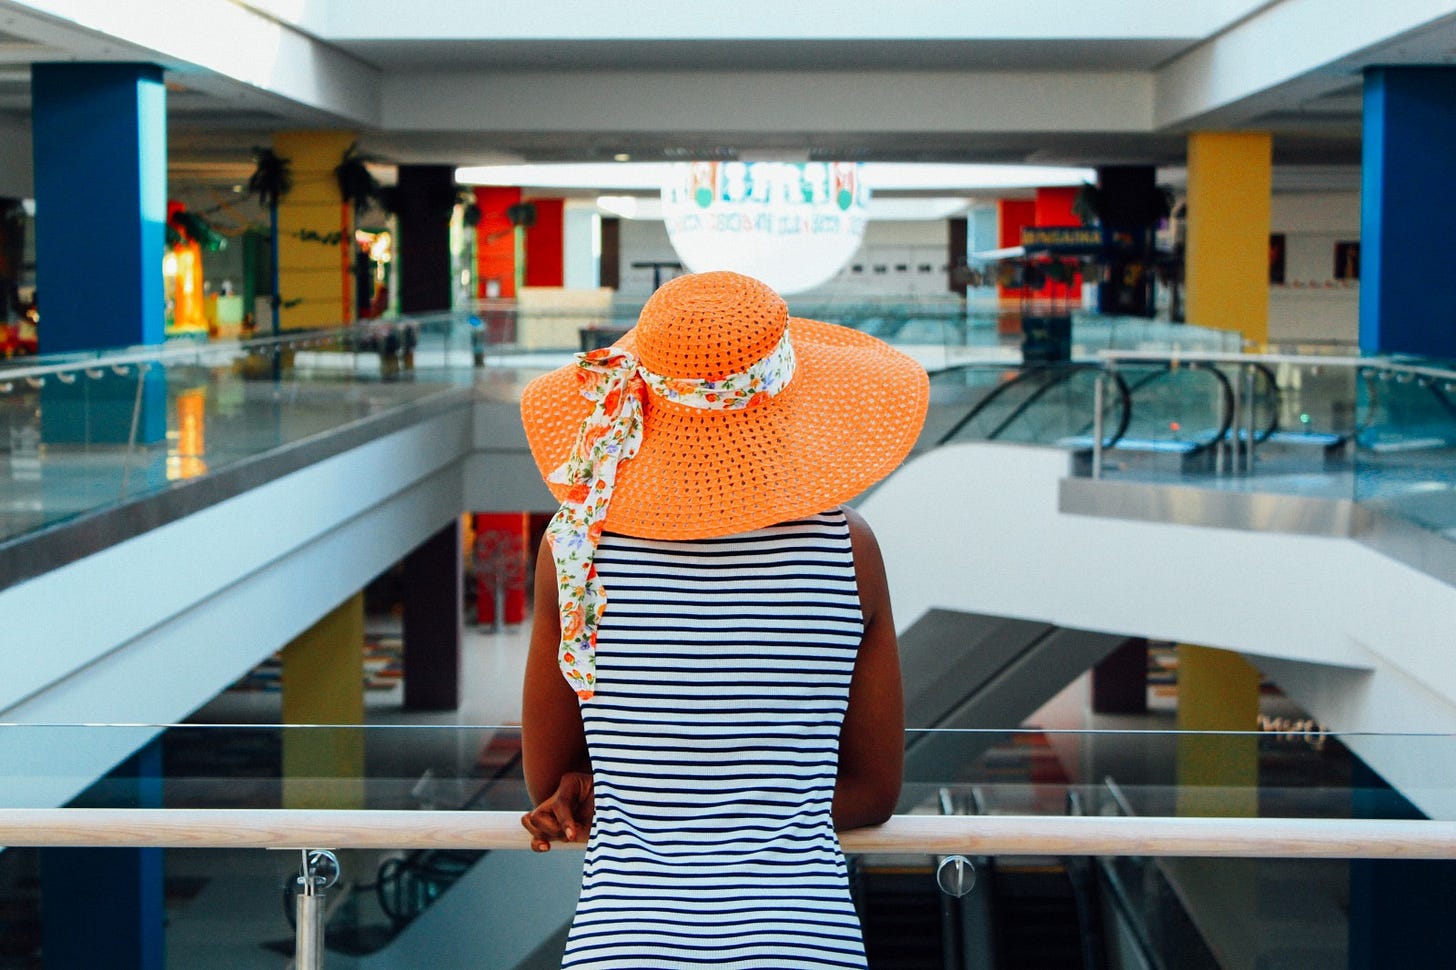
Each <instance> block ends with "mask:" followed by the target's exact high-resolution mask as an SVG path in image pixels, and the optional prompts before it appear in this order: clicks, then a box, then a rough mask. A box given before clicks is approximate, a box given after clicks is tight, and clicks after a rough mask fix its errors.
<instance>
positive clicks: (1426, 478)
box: [1088, 353, 1456, 534]
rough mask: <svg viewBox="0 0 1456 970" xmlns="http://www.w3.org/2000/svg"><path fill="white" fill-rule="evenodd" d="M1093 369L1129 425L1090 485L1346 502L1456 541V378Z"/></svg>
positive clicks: (1389, 363) (1179, 366) (1229, 368)
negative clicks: (1118, 382)
mask: <svg viewBox="0 0 1456 970" xmlns="http://www.w3.org/2000/svg"><path fill="white" fill-rule="evenodd" d="M1104 359H1105V360H1106V361H1107V363H1108V366H1109V371H1108V372H1109V374H1114V373H1115V374H1116V375H1118V376H1120V377H1121V379H1122V381H1123V382H1124V383H1125V384H1126V385H1127V388H1128V391H1129V397H1130V401H1131V420H1130V423H1129V428H1128V430H1127V433H1126V434H1124V435H1123V436H1121V437H1120V438H1119V439H1117V440H1116V441H1114V442H1110V443H1109V445H1108V447H1107V449H1106V450H1105V452H1104V454H1103V455H1101V456H1100V458H1101V464H1100V468H1099V469H1098V470H1097V471H1096V472H1095V473H1094V474H1098V475H1107V476H1109V477H1124V478H1128V479H1132V480H1147V481H1178V482H1181V483H1184V484H1192V485H1198V486H1200V487H1210V488H1222V489H1231V490H1236V491H1260V492H1271V493H1286V494H1295V495H1302V496H1309V497H1313V498H1335V499H1348V500H1353V501H1357V502H1361V503H1366V504H1368V505H1369V506H1371V507H1372V508H1375V509H1378V510H1380V511H1383V512H1387V513H1389V514H1392V515H1394V516H1397V517H1400V518H1402V519H1404V520H1406V521H1409V522H1413V523H1415V524H1417V525H1420V526H1422V527H1424V528H1427V529H1430V530H1433V531H1435V532H1440V533H1445V534H1452V533H1453V530H1456V370H1451V369H1447V368H1445V367H1441V366H1436V365H1435V364H1434V363H1425V362H1418V361H1416V362H1411V361H1405V360H1393V359H1385V358H1359V357H1319V356H1281V355H1240V356H1227V355H1209V356H1205V357H1202V358H1200V357H1198V356H1197V355H1194V356H1193V357H1192V358H1191V359H1190V358H1189V357H1188V356H1187V355H1184V356H1180V357H1172V356H1165V355H1162V354H1152V353H1140V354H1135V355H1126V354H1120V353H1111V354H1107V355H1104ZM1160 371H1161V372H1160ZM1196 374H1201V375H1202V377H1201V378H1195V377H1194V375H1196ZM1094 409H1095V406H1093V407H1089V408H1088V415H1089V417H1090V416H1091V415H1092V414H1093V411H1094ZM1094 463H1095V462H1094Z"/></svg>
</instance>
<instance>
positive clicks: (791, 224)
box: [662, 162, 869, 294]
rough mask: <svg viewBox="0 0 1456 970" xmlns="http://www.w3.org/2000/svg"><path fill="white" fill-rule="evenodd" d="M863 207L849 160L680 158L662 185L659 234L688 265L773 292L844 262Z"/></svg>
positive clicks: (859, 233) (794, 289) (861, 187)
mask: <svg viewBox="0 0 1456 970" xmlns="http://www.w3.org/2000/svg"><path fill="white" fill-rule="evenodd" d="M868 204H869V189H868V187H866V185H865V184H864V179H863V178H862V177H861V174H860V166H859V163H857V162H806V163H802V164H794V163H789V162H687V163H684V164H681V165H676V166H674V167H673V171H672V174H671V175H670V176H669V178H668V181H667V184H666V185H664V186H663V187H662V216H663V221H664V222H665V223H666V224H667V235H668V238H669V239H671V240H672V245H673V248H674V249H675V250H677V254H678V256H679V257H680V258H681V259H682V261H683V264H684V265H685V266H686V267H687V268H688V269H689V270H691V271H692V272H694V273H703V272H708V271H712V270H732V271H733V272H735V273H743V274H744V275H746V276H752V277H754V278H756V279H760V280H763V281H764V282H765V283H767V284H768V285H769V286H771V287H773V288H774V289H775V290H777V291H778V292H779V293H781V294H790V293H801V292H803V291H804V290H808V289H812V288H813V287H816V286H818V285H819V284H820V283H823V282H824V281H826V280H828V279H829V278H830V277H832V276H833V275H834V274H835V273H837V272H839V271H840V270H841V269H842V268H843V267H844V265H845V264H846V263H848V262H849V259H850V257H851V256H853V255H854V253H855V250H856V249H858V248H859V244H860V240H861V239H862V238H863V237H864V228H865V209H866V207H867V206H868Z"/></svg>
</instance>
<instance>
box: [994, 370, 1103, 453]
mask: <svg viewBox="0 0 1456 970" xmlns="http://www.w3.org/2000/svg"><path fill="white" fill-rule="evenodd" d="M1085 369H1086V368H1083V367H1074V368H1069V369H1068V370H1067V372H1066V373H1065V374H1064V375H1062V376H1060V377H1059V378H1058V379H1057V380H1054V381H1048V382H1047V383H1045V384H1043V385H1041V386H1040V387H1038V388H1037V389H1036V390H1034V391H1032V392H1031V393H1030V394H1029V395H1027V397H1026V400H1024V401H1022V402H1021V403H1020V404H1018V405H1016V407H1014V408H1012V409H1011V413H1010V414H1008V415H1007V416H1006V417H1005V419H1003V420H1002V422H1001V423H1000V424H998V425H996V427H994V428H992V429H991V433H990V434H988V435H986V440H987V441H995V440H996V439H997V438H999V437H1000V436H1001V432H1003V431H1005V430H1006V429H1007V428H1008V427H1010V426H1011V425H1012V424H1013V423H1014V422H1015V421H1016V419H1017V418H1019V417H1021V416H1022V415H1023V414H1025V413H1026V411H1027V409H1028V408H1030V407H1031V406H1032V405H1033V404H1035V403H1036V402H1037V401H1040V400H1041V398H1042V395H1043V394H1045V393H1046V392H1047V391H1050V390H1051V389H1052V388H1054V387H1056V386H1057V385H1059V384H1065V383H1066V382H1067V381H1069V380H1071V379H1072V376H1073V375H1074V374H1076V373H1078V372H1079V371H1081V370H1085Z"/></svg>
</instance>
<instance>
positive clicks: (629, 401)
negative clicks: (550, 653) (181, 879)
mask: <svg viewBox="0 0 1456 970" xmlns="http://www.w3.org/2000/svg"><path fill="white" fill-rule="evenodd" d="M576 363H577V368H578V370H577V372H576V377H577V381H578V383H579V384H580V386H581V393H582V396H583V397H585V398H587V399H588V400H591V401H595V402H596V407H595V408H593V409H592V412H591V413H590V414H589V415H587V417H586V420H585V421H583V422H582V423H581V430H580V431H578V432H577V436H576V444H575V445H573V446H572V449H571V456H570V457H569V458H567V459H566V462H565V463H564V464H562V465H561V467H560V468H557V469H556V470H555V471H554V472H552V473H551V475H550V476H549V478H548V480H549V481H551V482H555V483H556V484H558V485H569V486H570V490H569V491H568V492H567V493H566V500H565V501H564V502H563V503H562V505H561V508H560V509H558V510H557V512H556V514H555V515H554V516H552V517H551V523H550V524H549V525H548V526H547V527H546V535H547V537H548V539H549V541H550V544H551V557H552V559H554V560H555V562H556V583H557V602H558V607H559V612H560V616H561V643H560V645H559V646H558V647H557V652H556V659H557V661H558V662H559V663H560V664H561V672H562V674H563V675H564V676H565V677H566V681H567V683H569V684H570V685H571V686H572V688H573V689H575V690H576V696H577V697H579V698H581V699H582V700H587V699H588V698H590V697H591V696H592V694H593V693H594V692H595V690H596V680H597V676H596V669H597V658H596V647H597V627H598V626H599V625H600V624H601V619H602V612H603V611H604V610H605V609H606V606H607V595H606V591H605V590H604V589H603V588H602V583H601V580H599V579H598V578H597V570H596V566H595V565H594V564H593V559H594V558H595V554H596V547H597V542H598V540H600V539H601V536H602V526H603V523H604V521H605V519H606V515H607V507H608V505H609V504H610V502H611V497H612V490H613V489H614V488H615V487H616V484H617V468H618V466H619V465H620V464H621V463H622V462H624V461H626V460H628V459H629V458H631V457H632V456H633V455H635V454H637V449H638V448H640V447H641V446H642V396H643V394H644V384H643V381H642V377H641V375H639V374H638V372H637V360H636V358H634V357H633V356H632V355H631V354H627V353H625V352H623V351H620V350H617V349H616V348H615V347H605V348H602V349H601V350H594V351H592V352H591V353H587V354H579V355H577V361H576Z"/></svg>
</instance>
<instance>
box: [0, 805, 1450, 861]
mask: <svg viewBox="0 0 1456 970" xmlns="http://www.w3.org/2000/svg"><path fill="white" fill-rule="evenodd" d="M840 841H841V843H842V844H843V846H844V850H845V851H846V852H850V853H897V854H913V855H953V854H961V855H1044V856H1063V855H1098V856H1227V857H1237V858H1291V859H1456V822H1449V821H1406V820H1383V819H1382V820H1370V819H1294V818H1289V819H1286V818H1160V817H1138V818H1121V817H1117V818H1102V817H1094V816H1080V817H1078V816H1073V817H1048V816H1024V815H972V816H939V815H896V816H895V817H894V818H891V819H890V820H889V821H888V822H886V823H885V824H884V825H879V826H875V827H873V828H865V829H856V830H854V831H850V832H844V833H842V834H841V836H840ZM0 845H4V846H47V847H49V846H133V847H136V846H157V847H164V848H194V849H195V848H230V849H249V848H251V849H300V848H317V849H430V848H435V849H443V848H452V849H526V848H528V845H527V840H526V835H525V831H524V830H523V829H522V828H521V825H520V816H519V814H518V813H515V812H426V811H364V810H357V811H356V810H342V809H339V810H335V809H190V808H180V809H130V808H16V809H0ZM567 848H571V849H580V848H582V845H581V844H580V843H578V844H576V845H572V846H567Z"/></svg>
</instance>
